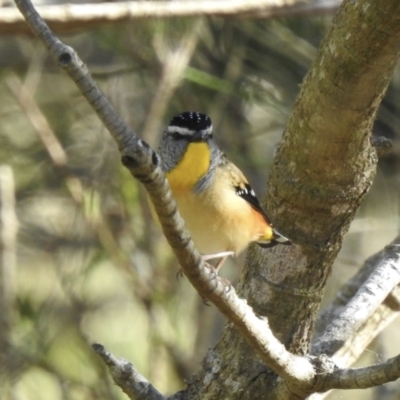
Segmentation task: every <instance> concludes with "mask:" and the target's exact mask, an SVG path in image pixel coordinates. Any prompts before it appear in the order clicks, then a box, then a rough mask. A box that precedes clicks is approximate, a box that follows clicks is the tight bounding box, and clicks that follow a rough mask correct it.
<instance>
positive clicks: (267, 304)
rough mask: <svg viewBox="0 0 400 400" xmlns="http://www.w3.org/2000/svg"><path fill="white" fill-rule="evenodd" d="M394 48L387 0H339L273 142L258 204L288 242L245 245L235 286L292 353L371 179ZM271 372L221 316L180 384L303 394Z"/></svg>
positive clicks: (206, 392)
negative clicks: (198, 367) (373, 138)
mask: <svg viewBox="0 0 400 400" xmlns="http://www.w3.org/2000/svg"><path fill="white" fill-rule="evenodd" d="M399 49H400V3H399V2H398V1H397V0H390V1H389V0H381V1H366V0H364V1H356V2H354V1H345V2H344V3H343V4H342V6H341V8H340V10H339V12H338V14H337V16H336V17H335V19H334V22H333V26H332V29H331V31H330V32H329V34H328V36H327V37H326V39H325V40H324V42H323V44H322V46H321V48H320V50H319V52H318V55H317V57H316V59H315V61H314V63H313V66H312V68H311V70H310V72H309V74H308V75H307V77H306V79H305V81H304V83H303V85H302V88H301V91H300V94H299V96H298V99H297V101H296V104H295V107H294V110H293V113H292V115H291V118H290V120H289V123H288V126H287V129H286V132H285V134H284V140H283V141H282V144H281V146H280V147H279V149H278V151H277V154H276V157H275V163H274V165H273V168H272V171H271V175H270V180H269V184H268V195H267V199H266V203H265V205H266V209H267V211H268V212H269V214H270V215H271V218H272V220H273V221H274V223H275V226H277V227H278V229H279V230H280V231H282V233H283V234H285V235H287V236H289V237H290V238H291V239H292V240H293V241H294V243H296V245H295V246H292V247H285V248H277V249H276V250H269V251H263V250H259V249H257V248H255V247H254V248H251V249H250V251H249V254H248V257H247V262H246V266H245V269H244V271H243V274H242V278H241V281H240V284H239V287H238V292H239V295H240V296H242V297H245V298H247V300H248V301H249V304H250V305H251V306H252V307H253V308H254V309H255V311H256V312H257V313H258V314H259V315H267V316H268V318H269V322H270V324H271V327H272V330H273V332H274V333H275V335H276V336H277V337H278V339H280V340H281V341H282V342H283V343H284V344H285V346H286V347H287V349H288V350H290V351H292V352H294V353H296V354H305V353H307V351H308V347H309V343H310V339H311V334H312V331H313V325H314V321H315V318H316V314H317V311H318V309H319V305H320V301H321V297H322V295H323V289H324V286H325V283H326V280H327V278H328V276H329V273H330V270H331V266H332V263H333V260H334V259H335V257H336V255H337V253H338V251H339V250H340V247H341V243H342V239H343V235H344V234H345V233H346V232H347V230H348V227H349V224H350V222H351V221H352V219H353V218H354V215H355V213H356V211H357V209H358V207H359V205H360V203H361V201H362V200H363V198H364V196H365V194H366V193H367V192H368V189H369V188H370V186H371V184H372V181H373V178H374V175H375V169H376V161H377V157H376V151H375V149H374V148H373V147H372V146H371V143H370V135H371V129H372V125H373V121H374V118H375V115H376V111H377V108H378V106H379V103H380V101H381V99H382V97H383V95H384V92H385V90H386V87H387V85H388V82H389V80H390V77H391V74H392V71H393V68H394V66H395V63H396V61H397V59H398V55H399ZM277 379H278V378H277V377H276V376H275V375H274V374H273V373H272V372H271V371H270V370H268V369H267V368H265V366H264V365H263V364H262V363H261V361H260V360H259V359H257V358H255V357H254V355H253V352H252V350H251V348H250V347H249V345H248V344H247V343H246V342H245V341H244V340H243V339H242V338H241V337H240V336H239V335H238V334H237V332H236V331H235V330H234V329H233V327H232V325H231V324H227V326H226V328H225V330H224V334H223V336H222V338H221V340H220V341H219V343H218V344H217V345H216V346H215V347H214V348H213V349H211V350H210V352H209V353H208V355H207V356H206V358H205V361H204V365H203V370H202V371H201V372H200V373H199V374H198V376H197V377H196V379H195V380H194V381H193V382H192V383H191V385H190V386H189V388H188V390H189V391H190V394H191V396H190V398H191V399H221V398H230V399H245V398H252V399H254V400H255V399H265V395H266V393H268V399H274V398H305V397H306V396H307V395H306V394H302V393H298V392H297V393H292V391H293V388H285V383H283V384H282V381H278V380H277Z"/></svg>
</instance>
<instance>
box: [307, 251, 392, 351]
mask: <svg viewBox="0 0 400 400" xmlns="http://www.w3.org/2000/svg"><path fill="white" fill-rule="evenodd" d="M399 283H400V245H398V244H393V245H389V246H387V247H386V248H385V253H384V255H383V259H382V260H381V262H380V263H379V265H378V266H377V268H376V269H375V270H374V271H373V272H372V273H371V275H370V276H369V278H368V279H367V280H366V281H365V283H364V284H363V285H362V286H361V287H360V288H359V290H358V291H357V293H356V294H355V295H354V297H353V298H352V299H351V300H350V301H349V302H348V303H347V305H346V307H345V308H344V310H343V311H342V312H341V313H340V315H339V316H338V317H337V318H335V319H334V320H333V321H332V323H331V324H330V325H329V326H328V328H327V329H326V330H325V332H324V334H323V335H322V336H321V337H320V338H319V339H318V340H317V341H316V342H315V344H314V351H315V352H316V354H326V355H333V354H334V353H335V352H336V351H337V350H339V349H340V348H341V347H342V346H343V345H344V343H345V342H346V341H347V340H348V339H349V338H350V337H351V336H353V335H355V334H356V333H357V332H358V330H359V328H360V327H361V325H362V324H364V323H365V322H366V321H367V320H368V318H369V317H370V316H371V315H372V314H373V312H374V311H375V310H376V309H377V308H378V307H379V305H380V304H381V303H382V302H383V301H384V300H385V298H386V297H387V296H388V295H389V293H390V292H391V291H392V290H393V289H394V288H395V287H396V286H397V285H398V284H399Z"/></svg>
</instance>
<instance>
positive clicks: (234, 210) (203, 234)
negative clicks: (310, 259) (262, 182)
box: [158, 111, 291, 272]
mask: <svg viewBox="0 0 400 400" xmlns="http://www.w3.org/2000/svg"><path fill="white" fill-rule="evenodd" d="M212 130H213V126H212V123H211V119H210V118H209V117H208V116H207V115H206V114H201V113H198V112H192V111H186V112H183V113H181V114H178V115H175V116H174V117H173V118H172V119H171V121H170V122H169V124H168V126H167V127H166V129H165V130H164V132H163V135H162V138H161V142H160V146H159V149H158V152H159V155H160V157H161V167H162V169H163V171H164V173H165V175H166V178H167V179H168V182H169V185H170V188H171V191H172V194H173V196H174V198H175V200H176V203H177V205H178V210H179V212H180V214H181V216H182V217H183V219H184V220H185V222H186V227H187V229H188V231H189V233H190V235H191V237H192V240H193V242H194V244H195V246H196V248H197V249H198V250H199V251H200V253H202V255H203V260H211V259H219V260H218V262H217V264H216V265H215V267H214V268H215V270H216V271H217V272H218V270H219V268H220V267H221V266H222V264H223V263H224V261H225V260H226V258H227V257H228V256H230V255H237V254H238V253H240V252H241V251H242V250H244V249H245V248H246V247H247V246H248V244H249V243H250V242H256V243H257V244H259V245H260V246H261V247H273V246H275V245H277V244H291V242H290V240H289V239H287V238H286V237H284V236H283V235H281V234H280V233H278V232H277V231H276V230H275V229H274V228H273V227H272V224H271V222H270V221H269V219H268V217H267V215H266V214H265V212H264V211H263V209H262V208H261V205H260V202H259V201H258V199H257V197H256V194H255V193H254V191H253V189H252V188H251V186H250V185H249V183H248V181H247V179H246V178H245V176H244V175H243V173H242V172H241V171H240V170H239V168H238V167H236V166H235V165H234V164H233V163H232V162H231V161H229V160H228V158H227V157H226V156H225V154H224V153H223V152H222V151H221V150H220V149H219V147H218V145H217V144H216V142H215V141H214V139H213V135H212Z"/></svg>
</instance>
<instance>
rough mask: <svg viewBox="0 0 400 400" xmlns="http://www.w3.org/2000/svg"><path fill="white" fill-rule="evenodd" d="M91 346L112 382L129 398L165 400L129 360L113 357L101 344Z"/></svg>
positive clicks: (133, 399) (134, 399)
mask: <svg viewBox="0 0 400 400" xmlns="http://www.w3.org/2000/svg"><path fill="white" fill-rule="evenodd" d="M92 348H93V350H94V351H95V353H96V354H97V355H98V356H99V357H100V358H101V359H102V361H103V362H104V364H106V365H107V367H108V369H109V371H110V375H111V376H112V378H113V379H114V382H115V383H116V384H117V385H118V386H119V387H120V388H121V389H122V390H123V391H124V392H125V393H126V394H127V395H128V397H129V398H130V399H132V400H141V399H142V400H165V397H164V396H163V395H162V394H161V393H160V392H159V391H158V390H157V389H156V388H155V387H154V386H153V385H152V384H151V383H150V382H148V381H147V380H146V379H145V378H144V377H143V376H142V375H140V374H139V372H137V371H136V369H135V368H134V367H133V365H132V364H131V363H130V362H129V361H127V360H124V359H123V358H117V357H115V356H114V355H113V354H111V353H110V352H109V351H107V350H106V349H105V347H104V346H103V345H101V344H98V343H95V344H93V345H92Z"/></svg>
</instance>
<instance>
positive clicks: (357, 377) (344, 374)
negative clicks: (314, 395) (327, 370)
mask: <svg viewBox="0 0 400 400" xmlns="http://www.w3.org/2000/svg"><path fill="white" fill-rule="evenodd" d="M398 378H400V355H399V356H396V357H393V358H390V359H389V360H387V361H385V362H383V363H379V364H376V365H372V366H370V367H365V368H349V369H340V370H337V371H335V372H334V373H332V374H330V375H328V376H326V377H325V379H324V385H326V386H325V390H327V389H367V388H371V387H374V386H379V385H383V384H385V383H388V382H392V381H395V380H396V379H398Z"/></svg>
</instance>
